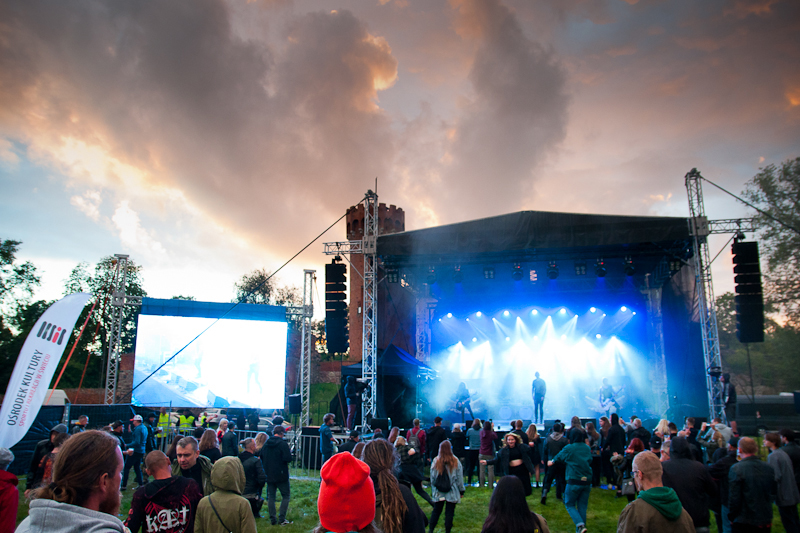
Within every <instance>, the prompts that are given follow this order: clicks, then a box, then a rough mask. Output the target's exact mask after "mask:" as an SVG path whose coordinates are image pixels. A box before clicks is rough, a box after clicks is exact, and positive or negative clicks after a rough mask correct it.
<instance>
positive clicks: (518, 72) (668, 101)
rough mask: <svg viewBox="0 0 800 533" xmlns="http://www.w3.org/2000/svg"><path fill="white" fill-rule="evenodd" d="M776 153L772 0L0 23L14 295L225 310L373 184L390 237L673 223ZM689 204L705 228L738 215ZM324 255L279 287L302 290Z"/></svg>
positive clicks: (790, 5)
mask: <svg viewBox="0 0 800 533" xmlns="http://www.w3.org/2000/svg"><path fill="white" fill-rule="evenodd" d="M798 156H800V3H798V2H796V1H794V0H730V1H722V0H707V1H704V2H696V1H694V0H672V1H666V0H539V1H536V2H531V1H529V0H504V1H499V0H450V1H444V0H441V1H433V2H432V1H430V0H339V1H302V0H294V1H293V0H258V1H252V2H240V1H235V2H234V1H230V2H226V1H218V0H195V1H192V2H156V1H152V0H151V1H127V2H112V1H108V0H105V1H90V0H77V1H74V2H61V1H55V0H54V1H50V2H48V1H41V0H33V1H27V0H5V1H4V2H2V3H0V238H2V239H15V240H19V241H22V242H23V244H22V245H21V249H20V252H19V254H18V256H19V257H20V258H21V259H22V260H30V261H32V262H33V263H34V264H35V265H36V266H37V267H38V268H39V270H40V274H41V276H42V285H41V287H40V289H39V290H38V292H37V297H39V298H48V299H49V298H58V297H60V296H61V295H62V294H63V286H64V279H65V278H66V277H67V276H68V274H69V272H70V270H71V269H72V268H73V267H74V266H75V265H77V264H78V263H79V262H87V263H90V264H93V263H95V262H97V261H98V260H99V259H100V258H102V257H104V256H107V255H112V254H114V253H125V254H129V255H130V257H131V258H132V259H133V260H134V261H135V262H136V263H138V264H140V265H142V267H143V278H144V288H145V289H146V291H147V292H148V294H149V295H150V296H152V297H157V298H170V297H172V296H174V295H189V296H193V297H195V298H197V299H198V300H207V301H230V300H231V299H232V298H233V297H234V294H235V291H234V283H235V282H236V280H237V279H239V278H240V277H241V276H242V275H243V274H245V273H248V272H251V271H252V270H254V269H258V268H264V269H266V270H269V271H274V270H275V269H277V268H278V267H279V266H281V265H282V264H283V263H284V262H285V261H287V260H288V259H289V258H290V257H292V256H293V255H294V254H295V253H297V252H298V251H299V250H301V249H302V248H303V247H304V246H306V245H307V244H308V243H309V242H310V241H311V240H312V239H314V238H315V237H317V235H319V234H320V233H321V232H322V231H323V230H324V229H325V228H327V227H328V226H330V225H331V224H332V223H334V222H335V221H336V220H337V219H339V217H341V216H342V215H344V213H345V211H346V209H347V208H348V207H350V206H352V205H355V204H357V203H359V202H360V201H361V199H362V198H363V196H364V194H365V193H366V191H367V190H368V189H374V188H375V184H376V180H377V193H378V195H379V201H380V202H382V203H386V204H387V205H389V204H393V205H397V206H399V207H402V208H403V209H404V210H405V220H406V229H419V228H425V227H430V226H436V225H439V224H446V223H453V222H460V221H465V220H472V219H475V218H480V217H486V216H493V215H500V214H504V213H509V212H514V211H520V210H543V211H565V212H579V213H604V214H624V215H668V216H688V201H687V196H686V189H685V185H684V175H685V174H686V173H687V172H688V171H689V170H691V169H692V168H695V167H696V168H698V169H699V170H700V171H701V173H702V174H703V176H704V177H706V178H708V179H709V180H711V181H713V182H715V183H717V184H719V185H721V186H723V187H725V188H727V189H728V190H730V191H732V192H735V193H739V192H741V191H742V189H743V188H744V186H745V183H746V182H747V181H748V180H749V179H750V178H752V176H753V175H755V174H756V173H757V172H758V171H759V168H761V167H764V166H766V165H769V164H779V163H780V162H782V161H784V160H786V159H789V158H795V157H798ZM704 192H705V208H706V213H707V215H708V216H709V218H711V219H723V218H736V217H743V216H748V211H747V209H746V208H744V207H743V206H742V205H741V204H738V203H737V202H736V201H735V200H734V199H733V198H731V197H728V196H726V195H724V194H723V193H720V192H719V191H716V190H714V189H712V188H711V187H709V186H707V185H706V186H705V187H704ZM727 238H728V236H720V237H715V238H714V239H712V241H711V254H712V257H713V256H714V255H715V254H716V253H717V252H718V251H720V250H722V253H721V254H720V257H719V258H718V259H717V260H716V261H715V262H714V269H713V275H714V283H715V290H716V293H717V294H721V293H722V292H725V291H729V290H731V289H732V287H733V281H732V266H731V262H730V254H729V252H728V251H727V250H723V246H724V245H725V243H726V240H727ZM344 239H345V228H344V222H343V221H342V222H339V224H338V225H336V226H335V227H334V228H333V229H332V230H330V231H329V232H328V233H326V234H325V235H324V236H323V237H322V238H321V239H319V240H318V241H317V242H316V243H315V244H314V245H312V246H310V247H309V248H308V249H307V250H306V251H305V252H304V253H302V254H301V255H300V256H299V257H297V258H296V259H295V260H294V261H293V262H291V263H290V264H289V265H288V266H287V267H285V268H284V269H283V270H282V271H281V272H280V273H279V274H278V276H279V283H280V284H283V285H296V286H301V285H302V282H303V273H302V271H303V269H306V268H313V269H316V270H317V272H318V276H319V279H320V282H322V280H323V278H324V269H323V265H324V263H326V262H327V260H328V258H327V257H326V256H324V255H323V254H322V246H323V245H322V243H323V242H331V241H338V240H344ZM323 292H324V290H322V289H319V290H317V291H316V294H317V297H316V298H315V306H316V308H317V313H316V314H320V313H319V312H320V308H321V307H324V304H323V305H320V300H319V297H320V295H321V296H322V297H323V298H324V295H323V294H322V293H323Z"/></svg>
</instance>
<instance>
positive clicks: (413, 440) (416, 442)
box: [406, 433, 421, 452]
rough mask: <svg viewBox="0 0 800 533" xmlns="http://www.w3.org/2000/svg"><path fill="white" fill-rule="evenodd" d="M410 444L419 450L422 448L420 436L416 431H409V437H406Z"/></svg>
mask: <svg viewBox="0 0 800 533" xmlns="http://www.w3.org/2000/svg"><path fill="white" fill-rule="evenodd" d="M406 441H407V442H408V445H409V446H411V447H412V448H414V449H415V450H417V452H419V451H420V450H421V445H420V442H419V437H417V435H416V434H415V433H409V435H408V438H407V439H406Z"/></svg>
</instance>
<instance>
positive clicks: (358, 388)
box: [344, 376, 369, 429]
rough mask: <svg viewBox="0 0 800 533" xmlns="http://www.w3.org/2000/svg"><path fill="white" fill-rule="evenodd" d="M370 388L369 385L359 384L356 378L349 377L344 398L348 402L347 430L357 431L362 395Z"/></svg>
mask: <svg viewBox="0 0 800 533" xmlns="http://www.w3.org/2000/svg"><path fill="white" fill-rule="evenodd" d="M368 388H369V385H366V384H364V383H359V382H358V381H357V380H356V377H355V376H347V383H346V384H345V386H344V396H345V398H346V400H347V429H355V427H356V413H357V412H358V407H359V406H360V405H361V393H362V392H364V391H365V390H367V389H368Z"/></svg>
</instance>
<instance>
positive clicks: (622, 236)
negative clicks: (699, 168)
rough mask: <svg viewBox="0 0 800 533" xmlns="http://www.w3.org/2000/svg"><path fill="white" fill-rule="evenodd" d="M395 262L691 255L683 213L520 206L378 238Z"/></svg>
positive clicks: (380, 249) (382, 252) (387, 256)
mask: <svg viewBox="0 0 800 533" xmlns="http://www.w3.org/2000/svg"><path fill="white" fill-rule="evenodd" d="M377 246H378V254H379V255H381V256H383V258H384V261H387V262H391V263H396V264H423V263H424V262H426V261H429V262H436V261H453V260H461V261H465V262H469V261H470V260H476V261H479V260H485V259H487V258H493V259H501V258H505V259H506V260H531V259H544V258H546V257H551V256H552V257H577V256H592V255H598V254H602V255H604V256H606V257H610V256H617V255H619V256H621V255H632V256H642V255H650V256H655V255H658V256H664V255H667V256H670V255H674V256H676V257H680V258H683V259H685V258H687V257H688V256H690V255H691V247H692V246H691V236H690V235H689V227H688V222H687V219H686V218H682V217H644V216H621V215H595V214H579V213H555V212H548V211H520V212H517V213H509V214H506V215H499V216H496V217H488V218H482V219H478V220H470V221H467V222H460V223H456V224H448V225H445V226H438V227H434V228H426V229H420V230H414V231H405V232H401V233H394V234H389V235H381V236H379V237H378V244H377Z"/></svg>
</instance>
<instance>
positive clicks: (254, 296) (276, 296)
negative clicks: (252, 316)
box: [234, 268, 303, 306]
mask: <svg viewBox="0 0 800 533" xmlns="http://www.w3.org/2000/svg"><path fill="white" fill-rule="evenodd" d="M270 276H272V274H271V273H270V272H268V271H267V270H265V269H263V268H261V269H256V270H253V271H252V272H250V273H249V274H245V275H243V276H242V277H241V279H240V280H239V281H238V282H237V283H236V284H235V287H236V299H235V300H234V301H235V302H242V303H246V304H265V305H286V306H294V305H303V297H302V294H301V292H300V289H299V288H298V287H294V286H288V287H279V286H278V285H277V284H276V281H275V278H270Z"/></svg>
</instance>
